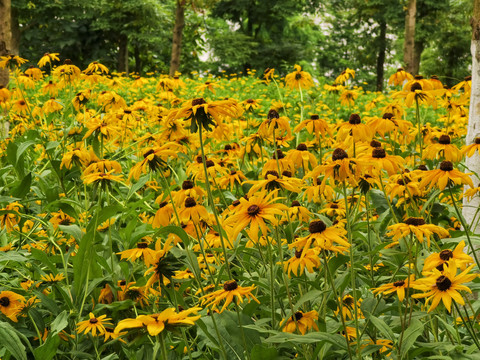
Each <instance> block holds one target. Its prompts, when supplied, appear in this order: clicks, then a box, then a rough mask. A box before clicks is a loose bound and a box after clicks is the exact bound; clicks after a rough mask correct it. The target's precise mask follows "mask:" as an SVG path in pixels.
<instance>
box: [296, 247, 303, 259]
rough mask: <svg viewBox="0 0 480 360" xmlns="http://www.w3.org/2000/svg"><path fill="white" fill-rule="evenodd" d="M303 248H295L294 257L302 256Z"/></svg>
mask: <svg viewBox="0 0 480 360" xmlns="http://www.w3.org/2000/svg"><path fill="white" fill-rule="evenodd" d="M302 253H303V249H302V250H295V257H296V258H297V259H300V258H301V257H302Z"/></svg>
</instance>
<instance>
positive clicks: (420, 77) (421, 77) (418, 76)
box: [415, 75, 423, 80]
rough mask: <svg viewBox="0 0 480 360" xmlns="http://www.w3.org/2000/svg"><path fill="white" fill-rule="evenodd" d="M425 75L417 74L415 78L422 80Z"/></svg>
mask: <svg viewBox="0 0 480 360" xmlns="http://www.w3.org/2000/svg"><path fill="white" fill-rule="evenodd" d="M422 79H423V76H422V75H415V80H422Z"/></svg>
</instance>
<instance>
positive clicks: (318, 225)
mask: <svg viewBox="0 0 480 360" xmlns="http://www.w3.org/2000/svg"><path fill="white" fill-rule="evenodd" d="M326 228H327V225H325V223H324V222H323V221H322V220H315V221H312V222H311V223H310V225H308V231H310V234H316V233H322V232H324V231H325V229H326Z"/></svg>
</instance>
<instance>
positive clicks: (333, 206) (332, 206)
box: [330, 203, 338, 209]
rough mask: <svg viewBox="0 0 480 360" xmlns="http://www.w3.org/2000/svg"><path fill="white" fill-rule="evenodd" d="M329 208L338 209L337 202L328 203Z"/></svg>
mask: <svg viewBox="0 0 480 360" xmlns="http://www.w3.org/2000/svg"><path fill="white" fill-rule="evenodd" d="M330 209H338V204H337V203H332V204H330Z"/></svg>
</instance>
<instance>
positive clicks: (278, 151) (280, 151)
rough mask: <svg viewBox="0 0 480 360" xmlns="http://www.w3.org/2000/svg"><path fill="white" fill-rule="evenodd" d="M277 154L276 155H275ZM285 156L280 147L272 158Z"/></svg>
mask: <svg viewBox="0 0 480 360" xmlns="http://www.w3.org/2000/svg"><path fill="white" fill-rule="evenodd" d="M275 154H276V157H275ZM284 157H285V154H284V153H283V151H282V150H280V149H278V150H277V152H276V153H273V156H272V159H279V160H280V159H283V158H284Z"/></svg>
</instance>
